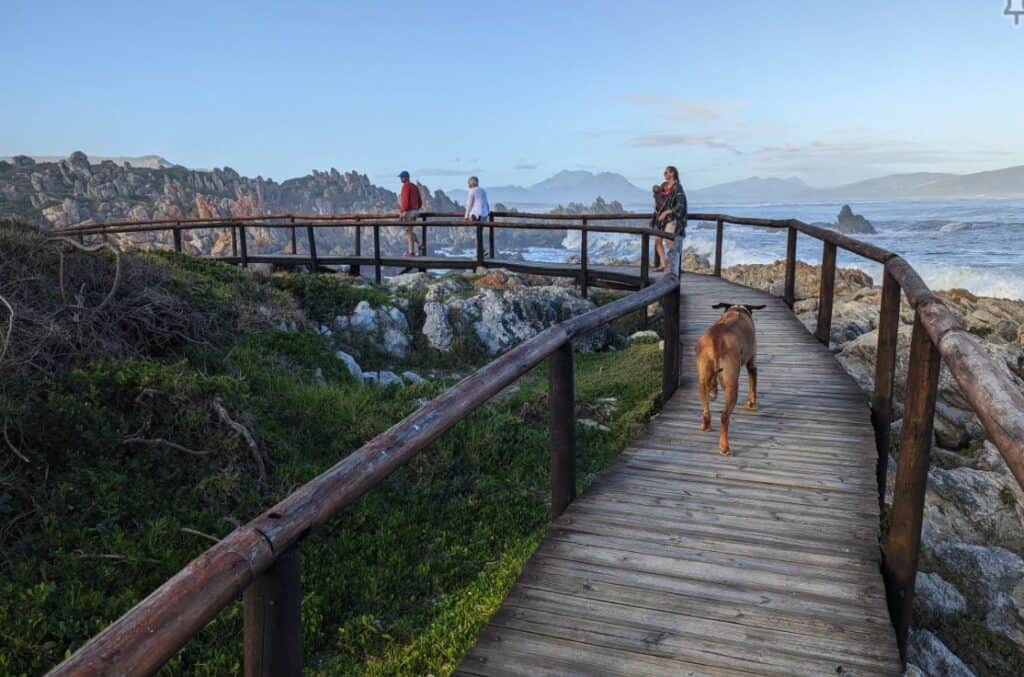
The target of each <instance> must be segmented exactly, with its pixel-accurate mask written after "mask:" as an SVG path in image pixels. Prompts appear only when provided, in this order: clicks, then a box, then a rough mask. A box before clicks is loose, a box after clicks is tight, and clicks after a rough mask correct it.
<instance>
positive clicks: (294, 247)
mask: <svg viewBox="0 0 1024 677" xmlns="http://www.w3.org/2000/svg"><path fill="white" fill-rule="evenodd" d="M291 222H292V255H298V253H299V241H298V239H297V238H296V236H295V217H294V216H293V217H292V218H291Z"/></svg>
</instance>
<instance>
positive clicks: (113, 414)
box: [0, 332, 661, 675]
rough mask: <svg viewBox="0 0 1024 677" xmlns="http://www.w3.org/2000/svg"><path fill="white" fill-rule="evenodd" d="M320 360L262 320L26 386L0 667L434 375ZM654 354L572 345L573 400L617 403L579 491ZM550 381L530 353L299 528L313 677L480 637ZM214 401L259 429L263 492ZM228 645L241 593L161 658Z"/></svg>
mask: <svg viewBox="0 0 1024 677" xmlns="http://www.w3.org/2000/svg"><path fill="white" fill-rule="evenodd" d="M329 358H330V350H329V348H328V347H327V344H326V342H325V341H323V340H322V339H320V338H319V337H316V336H313V335H308V334H298V333H279V332H265V333H255V334H251V335H248V336H245V337H243V338H242V339H240V340H238V341H237V342H236V343H234V344H233V345H232V346H230V347H229V348H227V349H226V350H219V349H212V348H207V347H196V348H194V349H192V350H191V351H190V352H189V354H188V356H187V357H186V358H185V359H182V360H179V361H175V362H171V363H158V362H153V361H145V360H132V359H127V360H114V361H100V362H93V363H90V364H88V365H86V366H83V367H81V368H79V369H76V370H73V371H72V372H69V373H68V374H66V375H64V376H63V377H60V378H58V379H55V380H54V381H53V382H51V383H48V384H47V385H46V387H45V388H40V389H38V390H36V391H35V392H34V394H33V395H32V397H31V398H30V399H29V401H27V402H26V405H27V406H26V407H25V408H24V410H23V412H22V417H21V418H20V420H19V425H20V427H21V430H22V437H21V438H20V439H21V440H22V441H23V443H24V447H23V448H24V449H25V451H26V453H29V454H31V460H32V463H31V466H30V470H27V471H23V472H27V473H28V474H27V477H26V478H23V479H29V480H30V484H31V485H32V486H33V487H34V488H33V490H32V494H31V496H30V497H29V498H30V500H31V501H32V502H33V503H34V504H35V505H36V511H35V513H34V514H33V516H32V517H30V518H28V519H27V521H28V522H30V524H28V525H27V528H26V529H25V530H24V531H23V532H22V533H21V534H20V536H19V537H18V538H17V540H16V541H13V542H7V543H5V544H4V545H5V553H4V554H5V560H4V562H3V568H4V571H3V576H2V577H0V578H2V580H0V673H5V674H7V673H14V674H18V673H38V672H40V671H43V670H45V669H48V668H49V667H52V666H53V665H54V664H55V663H56V662H58V661H59V660H61V659H62V658H63V657H64V656H65V655H66V654H67V652H69V651H71V650H73V649H74V648H75V647H77V646H78V645H80V644H81V642H83V641H84V640H85V639H87V638H88V637H90V636H91V635H93V634H94V633H96V632H98V631H99V630H100V629H102V628H103V627H104V626H105V625H106V624H108V623H109V622H111V621H113V620H114V619H115V618H116V617H117V616H119V615H120V614H122V613H123V612H124V611H126V610H127V609H129V608H130V607H131V606H132V605H134V604H135V603H136V602H138V601H139V600H141V599H142V598H143V597H144V596H145V595H146V594H148V592H149V591H150V590H152V589H153V588H155V587H156V586H157V585H159V584H160V583H161V582H163V581H164V580H166V579H167V578H168V577H169V576H171V575H172V574H173V573H174V572H176V571H177V570H178V569H179V568H181V567H182V566H184V565H185V564H186V563H187V562H188V561H190V560H191V559H192V558H194V557H195V556H196V555H198V554H199V553H200V552H201V551H202V550H203V549H205V548H206V547H208V545H209V542H208V541H207V540H206V539H203V538H201V537H197V536H195V535H194V534H192V533H190V532H188V531H183V529H189V530H195V531H200V532H203V533H207V534H211V535H213V536H215V537H220V536H223V535H225V534H226V533H228V532H229V531H230V530H231V528H232V526H233V524H235V523H237V522H244V521H245V520H247V519H248V518H250V517H251V516H253V515H254V514H256V513H257V512H258V511H260V510H261V509H263V508H264V507H266V506H268V505H270V504H272V503H273V502H274V501H275V500H276V499H278V498H280V497H282V496H284V495H286V494H287V493H288V492H289V491H290V490H292V489H293V488H294V487H295V486H296V485H298V484H299V483H301V482H304V481H307V480H309V479H310V478H312V477H314V476H315V475H317V474H318V473H320V472H322V471H323V470H325V469H326V468H327V467H329V466H330V465H332V464H333V463H335V462H337V461H338V460H339V459H341V458H343V457H344V456H345V455H347V454H348V453H350V452H351V451H353V450H355V449H356V448H358V446H359V445H360V444H361V443H362V442H364V441H365V440H367V439H369V438H370V437H372V436H374V435H375V434H377V433H379V432H381V431H383V430H384V429H386V428H387V427H388V426H390V425H391V424H392V423H394V422H395V421H397V420H398V419H400V418H401V417H403V416H405V415H407V414H408V413H410V412H411V411H412V410H413V409H415V408H416V407H417V406H418V404H419V398H422V397H431V396H433V395H435V394H437V393H438V392H439V391H440V390H441V386H439V385H437V384H429V383H428V384H421V385H419V386H415V387H408V388H402V389H391V390H388V391H381V390H378V389H376V388H367V387H363V386H360V385H357V384H355V383H354V382H353V381H352V379H351V377H349V376H348V375H347V372H346V371H345V370H344V369H343V368H340V367H338V366H337V364H336V362H337V361H336V360H333V359H329ZM660 360H661V356H660V352H659V351H658V350H657V347H656V346H650V345H644V346H634V347H630V348H628V349H626V350H623V351H619V352H611V353H605V354H592V355H580V356H579V357H578V361H577V396H578V398H579V406H580V407H581V409H585V408H586V407H589V406H591V405H590V403H591V402H592V400H594V399H596V398H598V397H615V398H616V399H617V405H618V406H617V407H616V408H615V410H614V411H613V412H612V413H610V414H608V415H607V418H606V419H605V422H606V424H608V425H609V427H610V428H611V431H610V432H602V431H599V430H590V429H580V431H579V459H578V461H577V463H578V468H579V481H580V485H581V488H582V486H583V485H585V484H586V483H588V482H589V481H590V479H591V478H592V477H593V475H594V474H595V473H596V472H597V471H598V470H600V469H601V468H602V467H604V466H605V465H606V464H607V463H608V462H609V461H610V460H611V459H612V458H614V456H615V455H616V454H617V453H618V451H619V450H621V449H622V448H623V446H625V444H626V443H628V441H629V439H630V438H631V437H632V436H633V435H634V434H635V433H636V431H637V430H638V429H639V428H640V426H642V424H643V421H644V420H645V418H646V416H647V414H648V413H649V412H650V411H651V409H652V408H653V406H654V404H655V401H656V396H657V392H658V390H659V387H660V379H659V378H658V374H660V371H659V366H660ZM331 365H334V366H331ZM316 367H321V368H322V369H323V371H324V377H325V380H324V381H323V382H319V381H317V380H315V379H314V378H313V376H312V374H313V371H314V369H315V368H316ZM546 382H547V377H546V367H545V366H544V365H540V366H539V367H538V368H537V369H535V370H534V371H533V372H531V373H530V374H528V375H527V376H525V377H524V378H523V379H521V381H520V383H519V389H518V391H516V392H514V393H513V394H512V395H511V396H509V397H506V398H504V399H502V400H500V401H499V402H496V403H493V404H490V405H487V406H485V407H484V408H482V409H481V410H480V411H479V412H477V413H476V414H475V415H473V416H471V417H469V418H467V419H466V420H465V421H463V422H462V423H460V424H459V425H457V426H456V427H455V428H454V429H453V430H452V431H450V432H449V433H447V434H446V435H444V436H443V437H442V438H440V439H439V440H438V441H437V442H435V443H434V444H433V445H432V446H431V447H430V448H429V449H427V450H425V451H424V452H422V453H421V454H420V455H419V456H418V457H417V458H416V459H414V460H413V461H412V462H410V463H409V464H408V465H407V466H406V467H405V468H403V469H401V470H399V471H398V472H396V473H395V474H393V475H392V476H391V477H390V478H389V479H388V480H386V481H385V482H383V483H382V484H381V485H379V486H378V487H376V488H375V489H373V490H372V491H370V492H369V493H368V494H367V495H366V496H364V497H363V498H362V499H361V500H360V501H358V502H357V503H356V504H355V505H354V506H353V507H352V508H351V509H350V510H349V511H347V512H346V514H345V515H343V516H341V517H340V518H338V519H335V520H333V521H331V522H329V523H328V524H326V525H324V526H323V528H321V529H320V530H318V531H317V532H315V533H314V534H312V535H311V536H310V537H309V538H308V539H307V540H306V541H305V542H304V544H303V551H304V565H303V587H304V590H305V598H304V604H303V633H304V647H305V652H306V655H307V666H308V669H309V671H310V672H311V673H312V674H324V675H335V674H337V675H341V674H345V675H350V674H367V675H377V674H396V673H402V674H426V673H433V674H446V673H447V672H449V671H450V670H451V669H452V668H453V667H454V665H455V664H456V662H457V661H458V659H459V658H460V657H461V655H462V654H463V653H464V651H465V650H466V649H467V648H468V647H469V646H471V645H472V643H473V641H474V640H475V638H476V636H477V634H478V633H479V631H480V630H481V629H482V627H483V625H484V624H485V623H486V620H487V618H488V617H489V616H490V615H491V614H492V613H493V612H494V611H495V610H496V608H497V606H498V605H499V604H500V601H501V599H502V598H503V596H504V594H505V592H506V591H507V589H508V588H509V586H510V585H511V584H512V582H513V581H514V580H515V577H516V576H517V575H518V572H519V571H520V570H521V567H522V565H523V563H524V562H525V560H526V558H527V557H528V556H529V554H530V553H531V552H532V551H533V549H534V548H535V547H536V545H537V543H538V542H539V539H540V537H541V536H542V534H543V533H544V531H545V528H546V524H547V510H548V508H547V501H548V477H547V467H548V439H547V420H546V415H547V414H546V412H547V404H546V389H547V386H546ZM213 398H218V399H219V400H220V401H222V402H223V403H224V406H225V407H226V408H227V409H228V410H229V411H230V412H231V413H232V415H233V416H234V417H235V418H236V420H239V421H241V422H243V423H245V424H246V425H247V426H249V427H250V428H251V429H252V430H253V431H254V432H255V434H256V436H257V439H258V441H259V444H260V448H261V450H262V451H263V452H264V453H265V454H266V457H267V467H268V481H267V485H266V486H265V487H264V486H260V485H259V483H258V482H257V481H256V479H255V476H254V475H255V468H254V465H253V462H252V459H251V457H250V455H249V452H248V450H247V448H246V447H245V445H244V443H243V442H241V441H240V440H239V439H237V437H236V436H235V435H234V434H233V433H232V432H231V431H230V430H229V429H227V428H226V427H225V426H223V425H222V424H221V423H220V422H218V420H217V418H216V416H215V415H214V413H213V412H212V411H211V409H210V407H209V402H210V401H211V400H212V399H213ZM132 436H136V437H138V436H144V437H146V438H165V439H170V440H173V441H175V442H176V443H178V444H181V445H183V446H186V447H189V448H193V449H195V450H201V451H204V452H210V453H209V454H208V455H204V456H191V455H188V454H185V453H182V452H180V451H177V450H176V449H173V448H170V447H167V446H165V445H155V446H150V445H139V444H126V443H125V442H124V440H125V439H126V438H128V437H132ZM0 495H3V494H0ZM19 500H20V499H19ZM3 505H5V504H3V503H0V511H3V510H4V508H3ZM7 505H11V504H7ZM241 648H242V647H241V609H240V605H239V604H237V603H236V604H233V605H231V606H230V607H228V608H227V609H225V611H224V612H222V613H221V614H220V615H218V617H217V618H216V619H215V620H214V621H213V622H211V623H210V624H209V625H208V626H207V627H206V628H205V629H204V630H203V631H202V632H201V633H199V635H197V637H196V638H195V639H194V640H193V641H192V642H190V643H189V644H188V645H187V646H186V647H185V649H184V650H183V651H182V652H180V653H179V654H178V655H177V656H176V657H175V658H174V659H172V661H171V662H170V663H169V665H168V666H167V667H166V668H165V671H166V672H168V673H173V674H177V673H183V672H189V673H193V672H195V673H200V674H223V673H235V672H238V671H240V669H241Z"/></svg>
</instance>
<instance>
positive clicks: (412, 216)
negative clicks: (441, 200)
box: [402, 209, 420, 233]
mask: <svg viewBox="0 0 1024 677" xmlns="http://www.w3.org/2000/svg"><path fill="white" fill-rule="evenodd" d="M419 216H420V210H418V209H410V210H409V211H407V212H406V213H405V218H403V219H402V221H415V220H416V219H418V218H419ZM414 228H415V226H406V227H405V232H407V233H412V232H414V230H413V229H414Z"/></svg>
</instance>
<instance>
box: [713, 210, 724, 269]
mask: <svg viewBox="0 0 1024 677" xmlns="http://www.w3.org/2000/svg"><path fill="white" fill-rule="evenodd" d="M724 234H725V222H724V221H722V219H718V221H717V222H716V223H715V277H722V236H723V235H724Z"/></svg>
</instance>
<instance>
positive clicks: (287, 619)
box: [51, 221, 682, 676]
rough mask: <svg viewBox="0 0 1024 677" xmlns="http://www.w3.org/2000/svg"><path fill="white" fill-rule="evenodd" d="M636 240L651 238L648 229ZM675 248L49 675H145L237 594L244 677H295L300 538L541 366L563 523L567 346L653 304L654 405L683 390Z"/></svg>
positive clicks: (226, 544) (570, 383)
mask: <svg viewBox="0 0 1024 677" xmlns="http://www.w3.org/2000/svg"><path fill="white" fill-rule="evenodd" d="M173 224H174V227H175V228H185V227H191V226H194V225H195V224H179V222H177V221H174V222H173ZM388 225H392V224H388ZM460 225H465V224H464V223H461V222H460ZM501 225H502V227H504V226H505V224H501ZM84 230H85V229H79V232H82V231H84ZM85 232H87V233H92V232H93V231H92V229H90V230H88V231H85ZM108 232H109V231H108ZM120 232H124V231H120ZM616 232H619V231H616ZM644 234H645V235H649V233H648V232H646V229H645V233H644ZM667 237H668V238H669V239H673V238H672V236H671V235H667ZM681 247H682V238H679V239H678V240H676V241H675V242H674V244H673V246H672V248H671V250H670V255H669V261H668V267H667V272H666V274H665V275H664V276H662V277H660V278H659V279H658V280H656V281H654V282H653V283H652V284H650V286H647V287H644V288H642V289H640V290H639V291H636V292H634V293H632V294H630V295H629V296H626V297H623V298H621V299H618V300H616V301H613V302H611V303H609V304H607V305H603V306H600V307H599V308H596V309H594V310H591V311H589V312H587V313H584V314H582V315H578V316H576V317H573V318H571V319H569V320H566V321H564V322H560V323H559V324H556V325H554V326H553V327H550V328H548V329H546V330H544V331H542V332H541V333H539V334H537V335H536V336H534V337H533V338H531V339H529V340H527V341H524V342H523V343H521V344H520V345H518V346H516V347H515V348H513V349H511V350H510V351H508V352H507V353H505V354H504V355H502V356H501V357H499V358H497V359H496V360H494V361H493V362H491V363H490V364H488V365H486V366H484V367H482V368H481V369H479V370H478V371H476V372H475V373H473V374H472V375H470V376H468V377H466V378H465V379H463V380H462V381H460V382H459V383H457V384H456V385H454V386H453V387H452V388H450V389H449V390H447V391H445V392H444V393H443V394H441V395H440V396H438V397H436V398H435V399H433V400H432V401H430V402H428V403H427V404H425V405H423V406H422V407H420V408H419V409H417V410H416V411H415V412H413V413H412V414H411V415H409V416H408V417H406V418H405V419H403V420H402V421H400V422H399V423H397V424H395V425H394V426H392V427H391V428H390V429H389V430H387V431H386V432H384V433H383V434H381V435H378V436H377V437H375V438H373V439H372V440H370V441H369V442H367V443H366V444H364V445H363V446H362V447H360V448H359V449H358V450H357V451H356V452H354V453H353V454H351V455H350V456H348V457H346V458H345V459H343V460H342V461H341V462H340V463H338V464H337V465H335V466H334V467H332V468H330V469H329V470H327V471H326V472H324V473H323V474H321V475H319V476H318V477H316V478H314V479H313V480H311V481H309V482H308V483H306V484H305V485H303V486H302V487H300V488H299V489H297V490H296V491H295V492H293V493H292V494H290V495H289V496H288V497H286V498H285V499H284V500H282V501H281V502H280V503H278V504H277V505H275V506H274V507H272V508H270V509H269V510H267V511H266V512H264V513H263V514H262V515H260V516H258V517H256V518H255V519H253V520H252V521H250V522H249V523H247V524H245V525H243V526H241V527H239V528H237V529H235V530H234V531H233V532H231V533H230V534H229V535H228V536H226V537H225V538H224V539H222V540H221V541H220V542H218V543H217V544H216V545H214V546H213V547H211V548H210V549H209V550H207V551H206V552H204V553H202V554H201V555H199V557H197V558H196V559H195V560H193V561H192V562H191V563H189V564H188V565H187V566H186V567H185V568H184V569H182V570H181V571H179V572H178V573H177V574H175V575H174V576H173V577H172V578H170V579H169V580H168V581H167V582H165V583H164V584H163V585H161V586H160V587H159V588H157V589H156V590H155V591H153V592H152V593H151V594H150V595H149V596H148V597H146V598H145V599H144V600H142V601H141V602H140V603H139V604H137V605H136V606H135V607H134V608H132V609H131V610H130V611H128V612H127V613H126V614H125V615H123V616H122V617H121V618H119V619H118V620H117V621H115V622H114V623H112V624H111V625H109V626H108V627H107V628H106V629H104V630H103V631H102V632H100V633H99V634H98V635H96V636H95V637H94V638H93V639H91V640H90V641H89V642H87V643H86V644H85V645H83V646H82V647H81V648H79V649H78V651H76V652H75V653H74V654H73V655H72V656H71V657H69V658H68V659H67V660H65V661H64V662H63V663H61V664H60V665H58V666H57V667H56V668H54V669H53V671H52V672H51V674H54V675H96V674H148V673H152V672H154V671H156V670H157V669H159V668H160V666H161V665H163V664H164V663H165V662H166V661H167V660H168V659H169V658H171V656H173V655H174V654H175V653H176V652H177V651H178V650H179V649H180V648H181V647H182V646H184V644H185V643H186V642H188V640H189V639H190V638H191V637H192V636H193V635H194V634H195V633H196V632H197V631H199V630H200V629H201V628H202V627H203V626H204V625H205V624H206V623H207V622H208V621H209V620H210V619H211V618H213V617H214V616H215V615H216V614H217V613H218V612H219V611H220V610H221V609H223V608H224V607H225V606H227V605H228V604H230V603H231V602H232V601H233V600H234V599H236V598H237V596H238V595H239V594H240V593H241V594H243V605H244V614H243V615H244V628H245V629H244V645H245V662H244V665H245V673H246V674H247V675H275V676H276V675H298V674H301V672H302V644H301V630H302V624H301V618H300V616H301V601H302V590H301V583H300V571H301V555H300V543H301V541H302V539H303V538H305V536H306V535H308V534H309V533H310V531H311V530H313V529H314V528H316V527H317V526H319V525H321V524H323V523H324V522H325V521H327V520H328V519H331V518H332V517H334V516H336V515H338V514H339V513H340V512H341V511H342V510H344V509H345V507H346V506H348V505H350V504H351V503H352V502H353V501H355V500H356V499H357V498H359V497H360V496H361V495H362V494H363V493H365V492H366V491H367V490H368V489H370V488H372V487H373V486H375V485H376V484H378V483H379V482H381V481H382V480H383V479H384V478H386V477H387V476H388V475H390V474H391V473H392V472H393V471H394V470H396V469H397V468H398V467H400V466H401V465H403V464H404V463H406V462H407V461H409V460H410V459H411V458H412V457H413V456H415V455H416V454H417V453H418V452H419V451H421V450H422V449H424V448H425V447H426V446H427V445H429V444H430V443H431V442H432V441H433V440H434V439H435V438H436V437H438V436H439V435H441V434H442V433H444V432H445V431H446V430H448V429H449V428H451V427H452V426H454V425H455V424H456V423H458V422H459V421H461V420H462V419H464V418H465V417H466V416H468V415H469V414H470V413H472V412H473V411H475V410H476V409H477V408H478V407H480V406H481V405H482V404H484V403H485V402H487V401H488V400H489V399H490V398H491V397H493V396H494V395H496V394H497V393H498V392H499V391H501V390H502V389H503V388H505V387H506V386H508V385H509V384H511V383H513V382H514V381H515V380H517V379H518V378H520V377H521V376H523V375H524V374H526V373H527V372H528V371H530V370H531V369H532V368H533V367H535V366H536V365H538V364H539V363H540V362H542V361H543V360H545V359H547V360H548V362H549V391H548V401H549V411H550V414H549V426H550V448H551V475H550V476H551V480H550V481H551V516H552V518H553V517H556V516H557V515H560V514H561V513H562V511H563V510H565V508H566V506H567V505H568V504H569V503H570V502H571V501H572V500H573V498H574V497H575V493H576V472H575V457H576V417H575V386H574V376H573V351H572V340H573V339H574V338H576V337H578V336H580V335H582V334H584V333H585V332H588V331H591V330H593V329H596V328H598V327H601V326H603V325H605V324H607V323H609V322H611V321H612V320H615V319H617V318H619V317H622V316H624V315H626V314H628V313H632V312H636V311H638V310H641V309H646V308H647V306H648V305H649V304H651V303H655V302H660V303H661V307H662V312H663V315H664V325H665V330H664V333H665V337H664V338H665V348H664V357H663V366H662V397H663V400H667V399H668V398H669V397H671V396H672V393H673V392H675V390H676V387H677V385H678V383H679V366H680V354H679V300H680V289H679V266H680V259H681Z"/></svg>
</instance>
